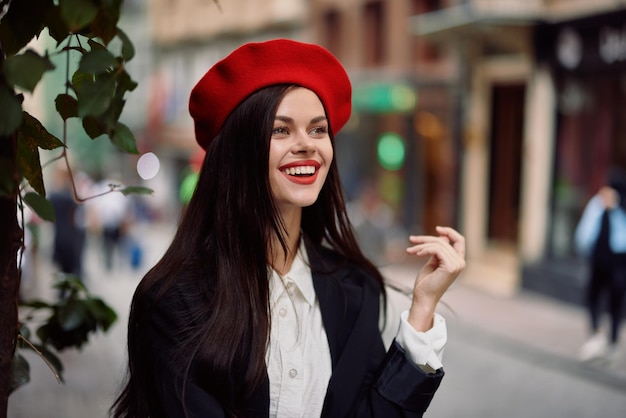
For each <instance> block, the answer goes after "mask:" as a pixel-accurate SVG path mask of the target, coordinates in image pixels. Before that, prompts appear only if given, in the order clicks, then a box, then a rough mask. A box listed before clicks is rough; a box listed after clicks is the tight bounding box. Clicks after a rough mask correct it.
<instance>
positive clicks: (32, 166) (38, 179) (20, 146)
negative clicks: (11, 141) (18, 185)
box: [17, 132, 46, 196]
mask: <svg viewBox="0 0 626 418" xmlns="http://www.w3.org/2000/svg"><path fill="white" fill-rule="evenodd" d="M17 164H18V167H19V169H20V171H21V173H22V175H23V176H24V178H26V180H28V183H29V184H30V185H31V186H32V188H33V189H35V191H36V192H37V193H39V194H40V195H42V196H45V195H46V188H45V186H44V183H43V176H42V174H41V162H40V160H39V148H37V144H35V142H34V141H33V140H32V138H28V137H25V136H23V135H21V132H19V133H18V136H17Z"/></svg>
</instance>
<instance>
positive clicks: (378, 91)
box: [352, 83, 417, 113]
mask: <svg viewBox="0 0 626 418" xmlns="http://www.w3.org/2000/svg"><path fill="white" fill-rule="evenodd" d="M352 104H353V106H354V110H357V111H362V112H371V113H404V112H411V111H413V110H414V109H415V105H416V104H417V93H416V92H415V90H414V89H413V88H412V87H411V86H410V85H408V84H402V83H377V84H367V85H361V86H356V87H355V88H354V91H353V93H352Z"/></svg>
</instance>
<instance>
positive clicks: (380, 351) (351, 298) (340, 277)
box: [308, 247, 385, 417]
mask: <svg viewBox="0 0 626 418" xmlns="http://www.w3.org/2000/svg"><path fill="white" fill-rule="evenodd" d="M316 250H318V252H316ZM323 251H324V250H323V249H321V250H320V249H319V247H318V248H315V249H313V250H312V251H309V252H308V253H309V262H310V263H311V271H312V273H313V285H314V287H315V292H316V295H317V297H318V299H319V302H320V309H321V312H322V320H323V322H324V327H325V329H326V335H327V338H328V344H329V347H330V354H331V358H332V365H333V374H332V376H331V379H330V382H329V383H328V389H327V391H326V398H325V399H324V409H323V412H322V416H323V417H344V416H347V415H348V414H349V413H350V411H351V409H352V407H353V405H354V403H355V402H356V401H357V400H358V399H359V397H360V396H362V388H363V384H367V382H368V381H369V380H371V379H373V378H374V376H369V373H370V372H371V371H372V365H374V369H373V370H374V371H375V370H376V366H375V365H376V364H378V363H379V362H380V361H382V358H383V357H384V354H385V351H384V347H383V344H382V340H381V337H380V333H379V331H378V300H379V299H378V298H379V295H378V294H377V293H376V292H375V291H374V290H372V291H365V287H364V283H365V282H366V281H367V280H369V278H368V277H365V276H361V274H360V273H358V272H357V271H354V270H353V269H350V268H349V267H348V266H342V265H340V264H337V263H336V262H335V263H334V264H333V262H332V261H330V260H331V259H332V258H333V256H331V255H326V254H324V253H323Z"/></svg>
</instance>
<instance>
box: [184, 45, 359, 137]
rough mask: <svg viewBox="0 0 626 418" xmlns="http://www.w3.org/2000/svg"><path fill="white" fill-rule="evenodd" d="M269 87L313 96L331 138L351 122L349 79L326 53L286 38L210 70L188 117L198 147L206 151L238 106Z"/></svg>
mask: <svg viewBox="0 0 626 418" xmlns="http://www.w3.org/2000/svg"><path fill="white" fill-rule="evenodd" d="M273 84H295V85H299V86H302V87H305V88H307V89H309V90H312V91H314V92H315V93H316V94H317V95H318V97H319V98H320V100H321V101H322V104H323V105H324V108H325V109H326V116H327V117H328V121H329V124H330V128H331V130H332V132H333V133H337V132H338V131H339V130H340V129H341V128H342V127H343V126H344V125H345V124H346V122H347V121H348V118H349V117H350V112H351V108H352V88H351V86H350V79H349V78H348V75H347V74H346V71H345V70H344V68H343V66H342V65H341V63H339V61H338V60H337V59H336V58H335V57H334V56H333V55H332V54H331V53H330V52H328V51H327V50H326V49H324V48H322V47H321V46H318V45H313V44H307V43H302V42H296V41H292V40H288V39H276V40H272V41H267V42H258V43H248V44H245V45H243V46H241V47H239V48H237V49H236V50H234V51H233V52H232V53H231V54H230V55H228V56H227V57H226V58H224V59H223V60H221V61H219V62H218V63H216V64H215V65H214V66H213V67H211V68H210V69H209V71H208V72H207V73H206V74H205V75H204V76H203V77H202V78H201V79H200V81H199V82H198V84H196V85H195V87H194V88H193V89H192V91H191V97H190V98H189V113H190V114H191V117H192V118H193V120H194V128H195V132H196V141H198V144H200V146H201V147H202V148H204V149H207V148H208V146H209V143H210V142H211V140H213V138H215V136H216V135H217V134H218V133H219V131H220V129H221V128H222V125H223V123H224V121H225V120H226V118H227V117H228V115H229V114H230V113H231V112H232V111H233V110H234V109H235V108H236V107H237V105H239V103H241V102H242V101H244V100H245V99H246V98H247V97H248V96H250V95H251V94H252V93H254V92H255V91H257V90H259V89H261V88H263V87H267V86H270V85H273Z"/></svg>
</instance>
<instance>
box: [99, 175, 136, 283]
mask: <svg viewBox="0 0 626 418" xmlns="http://www.w3.org/2000/svg"><path fill="white" fill-rule="evenodd" d="M120 188H122V184H121V182H120V181H119V179H118V178H117V176H111V177H110V178H108V179H104V180H101V181H99V182H98V183H96V184H95V186H94V191H93V192H92V195H96V196H97V197H96V198H94V199H92V200H91V201H90V207H91V210H92V212H93V214H92V217H93V218H94V222H95V223H96V228H97V229H98V231H99V234H100V238H101V245H102V256H103V258H102V260H103V263H104V267H105V269H106V270H107V271H108V272H111V271H112V270H113V267H114V265H115V263H116V261H115V260H116V259H119V260H122V259H125V257H126V256H127V255H128V254H127V247H126V237H127V234H128V230H129V228H130V224H131V222H132V218H133V208H132V206H131V203H132V201H131V200H130V199H129V198H127V197H126V196H125V195H123V194H122V193H121V192H119V191H118V190H119V189H120Z"/></svg>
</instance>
